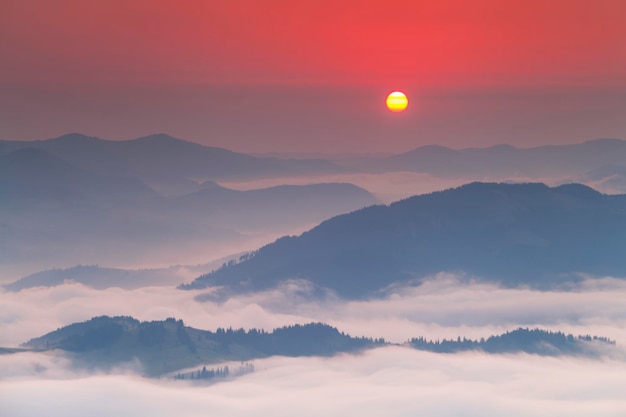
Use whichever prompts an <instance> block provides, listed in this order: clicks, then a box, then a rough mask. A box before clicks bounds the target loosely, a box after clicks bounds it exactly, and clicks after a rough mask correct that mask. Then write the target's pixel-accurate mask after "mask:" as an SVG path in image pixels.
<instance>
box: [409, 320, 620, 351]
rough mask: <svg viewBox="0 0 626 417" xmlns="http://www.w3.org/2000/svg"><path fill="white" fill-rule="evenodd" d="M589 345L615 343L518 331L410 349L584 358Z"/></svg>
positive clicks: (417, 341) (418, 342)
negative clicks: (582, 356) (576, 356)
mask: <svg viewBox="0 0 626 417" xmlns="http://www.w3.org/2000/svg"><path fill="white" fill-rule="evenodd" d="M588 342H600V343H604V344H608V345H614V344H615V342H614V341H612V340H610V339H608V338H606V337H598V336H593V337H592V336H589V335H587V336H577V337H575V336H573V335H571V334H567V335H566V334H565V333H562V332H552V331H546V330H540V329H532V330H530V329H527V328H521V327H520V328H518V329H516V330H513V331H510V332H506V333H504V334H501V335H497V336H490V337H489V338H487V339H480V340H471V339H466V338H463V339H461V338H460V337H459V338H457V339H456V340H452V339H450V340H448V339H444V340H441V341H439V340H437V341H432V340H426V339H425V338H423V337H419V338H414V339H411V340H410V341H409V345H410V346H412V347H414V348H415V349H419V350H427V351H430V352H438V353H455V352H463V351H468V350H481V351H484V352H488V353H516V352H525V353H532V354H537V355H546V356H556V355H563V354H570V355H584V354H590V353H592V352H591V351H590V349H589V345H588Z"/></svg>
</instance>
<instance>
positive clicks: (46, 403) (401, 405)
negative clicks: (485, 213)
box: [0, 273, 626, 417]
mask: <svg viewBox="0 0 626 417" xmlns="http://www.w3.org/2000/svg"><path fill="white" fill-rule="evenodd" d="M211 292H212V290H211V289H207V290H195V291H181V290H177V289H175V288H173V287H144V288H138V289H133V290H124V289H120V288H108V289H106V290H96V289H92V288H89V287H86V286H83V285H81V284H77V283H71V282H67V283H65V284H63V285H59V286H56V287H49V288H46V287H39V288H30V289H26V290H22V291H20V292H7V291H3V290H0V325H1V327H2V331H1V332H0V346H18V345H19V344H20V343H22V342H25V341H27V340H28V339H30V338H32V337H37V336H40V335H42V334H45V333H47V332H49V331H52V330H54V329H56V328H58V327H61V326H64V325H67V324H70V323H73V322H79V321H84V320H88V319H90V318H91V317H93V316H98V315H110V316H113V315H130V316H133V317H136V318H138V319H140V320H163V319H165V318H167V317H175V318H180V319H183V320H184V321H185V323H186V324H187V325H189V326H192V327H197V328H201V329H208V330H215V329H216V328H218V327H233V328H240V327H243V328H253V327H254V328H263V329H267V330H271V329H273V328H276V327H280V326H284V325H287V324H294V323H307V322H312V321H314V322H318V321H321V322H325V323H328V324H331V325H333V326H335V327H337V328H338V329H339V330H341V331H344V332H346V333H348V334H351V335H353V336H369V337H384V338H385V339H387V340H389V341H392V342H398V343H402V342H404V341H406V340H407V339H409V338H411V337H417V336H425V337H427V338H431V339H440V338H456V337H457V336H461V337H470V338H480V337H488V336H490V335H492V334H499V333H502V332H504V331H508V330H513V329H515V328H517V327H519V326H523V327H531V328H533V327H540V328H542V329H548V330H562V331H565V332H568V333H574V334H591V335H600V336H606V337H609V338H611V339H615V340H616V341H617V348H616V352H618V354H616V352H613V353H611V354H608V355H606V356H604V357H602V358H600V359H588V358H582V357H561V358H550V357H540V356H535V355H527V354H516V355H488V354H484V353H479V352H469V353H461V354H435V353H429V352H420V351H416V350H412V349H409V348H406V347H403V346H390V347H384V348H378V349H374V350H371V351H367V352H364V353H361V354H356V355H338V356H336V357H332V358H283V357H273V358H267V359H262V360H257V361H254V365H255V372H254V373H252V374H249V375H245V376H243V377H239V378H237V379H234V380H231V381H224V382H220V383H216V384H211V385H194V384H190V383H188V382H184V381H173V380H167V379H160V380H149V379H144V378H141V377H139V376H138V375H137V373H136V370H137V369H138V364H135V365H136V366H134V365H133V364H126V365H125V366H124V367H123V368H120V369H117V370H115V371H113V372H110V373H106V374H104V373H102V374H95V375H94V374H90V373H87V372H86V371H85V370H80V369H75V368H73V367H72V364H71V361H70V360H69V359H68V358H67V357H66V356H64V355H63V354H60V353H34V352H26V353H20V354H12V355H0V393H1V397H2V400H1V401H0V415H10V416H15V417H20V416H39V415H46V416H52V417H55V416H81V417H82V416H84V415H90V416H93V417H99V416H111V415H116V416H131V415H132V416H136V415H150V416H156V417H159V416H200V415H203V416H204V415H212V416H239V415H251V414H254V415H273V416H293V415H300V416H319V415H331V416H335V415H336V416H339V415H342V416H343V415H354V414H358V415H363V416H374V415H376V416H378V415H389V416H409V415H411V416H414V415H432V416H501V415H510V416H529V415H532V416H583V415H584V416H587V415H591V414H593V415H602V416H623V415H626V396H624V395H623V387H624V386H626V360H625V359H624V358H625V357H626V356H624V354H623V352H624V350H623V346H624V345H626V303H624V302H623V300H624V299H625V297H626V281H624V280H621V279H616V278H611V277H607V278H601V279H598V278H596V279H591V278H589V279H586V280H583V281H582V282H581V283H579V284H575V285H571V286H569V287H567V288H562V289H560V290H553V291H540V290H535V289H530V288H503V287H500V286H498V285H496V284H491V283H484V282H481V281H478V280H473V279H468V277H461V276H457V275H453V274H446V273H442V274H438V275H436V276H433V277H432V278H431V279H430V280H428V281H427V282H426V283H424V284H422V285H419V286H404V287H394V288H390V289H389V290H388V291H387V292H385V293H384V294H382V295H381V296H380V297H378V298H373V299H369V300H359V301H346V300H341V299H339V298H337V297H334V296H333V295H332V294H327V295H325V296H324V297H322V299H319V298H317V297H315V296H314V293H315V291H314V289H313V288H311V286H310V285H308V284H307V283H306V282H302V281H291V282H288V283H285V284H284V285H282V286H281V287H279V288H276V289H273V290H269V291H264V292H260V293H250V294H243V295H237V296H233V297H230V298H228V299H217V301H211V299H212V298H211ZM619 352H622V353H619Z"/></svg>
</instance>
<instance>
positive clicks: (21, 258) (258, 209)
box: [0, 137, 378, 269]
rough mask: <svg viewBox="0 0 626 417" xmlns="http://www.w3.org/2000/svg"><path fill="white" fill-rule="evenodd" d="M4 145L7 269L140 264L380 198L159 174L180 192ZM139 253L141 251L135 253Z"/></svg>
mask: <svg viewBox="0 0 626 417" xmlns="http://www.w3.org/2000/svg"><path fill="white" fill-rule="evenodd" d="M76 140H77V139H76V138H71V137H69V138H59V139H58V140H57V141H58V142H61V143H64V142H70V144H71V145H72V146H70V147H69V149H70V150H71V151H74V148H73V144H74V143H75V141H76ZM81 140H82V139H81ZM146 140H147V141H149V142H150V143H152V142H154V139H149V140H148V139H146ZM168 141H169V139H166V140H165V142H168ZM86 142H87V148H89V149H91V150H93V149H96V148H94V147H93V146H92V145H93V144H92V143H91V142H93V143H95V144H96V145H97V146H98V147H101V145H103V142H104V141H101V140H99V139H95V138H92V139H87V140H86ZM157 142H158V140H157ZM45 143H46V144H47V143H48V142H45ZM20 144H21V145H24V144H23V143H20ZM1 145H7V143H0V147H1ZM104 145H106V146H105V148H106V147H107V146H109V144H106V143H105V144H104ZM104 145H103V146H104ZM190 145H192V147H196V146H198V147H199V146H200V145H194V144H190ZM148 147H150V146H148ZM78 149H79V150H80V146H79V147H78ZM4 151H6V153H1V152H0V231H1V233H0V266H3V265H8V264H10V265H15V264H28V265H32V263H33V262H41V264H40V265H37V266H36V267H37V268H41V269H43V268H49V267H50V266H51V265H56V266H63V265H64V264H65V265H68V264H69V265H76V264H81V263H89V264H113V265H119V264H131V265H133V264H136V262H135V261H134V259H136V258H137V257H138V258H142V257H145V256H147V255H148V254H150V253H152V257H154V253H155V252H162V251H163V250H164V249H166V250H168V251H171V250H172V248H173V247H174V249H175V248H176V247H179V246H181V244H182V245H190V246H193V247H194V248H195V249H194V250H197V251H199V250H200V248H199V245H200V243H202V246H203V247H206V251H207V252H209V251H210V250H211V249H212V247H207V246H208V245H207V243H208V244H210V243H211V242H213V243H214V244H215V245H217V244H218V243H221V244H234V243H236V242H243V241H244V240H245V239H247V234H252V233H259V231H263V232H264V233H269V234H271V235H273V236H275V235H276V234H279V233H285V232H286V231H288V230H293V229H294V228H296V229H302V228H304V227H308V226H309V225H311V224H314V223H317V222H319V221H321V220H323V219H325V218H328V217H330V216H333V215H335V214H337V213H343V212H348V211H352V210H356V209H358V208H361V207H364V206H367V205H371V204H375V203H377V202H378V200H377V199H376V198H375V197H374V196H373V195H372V194H370V193H369V192H367V191H366V190H364V189H362V188H359V187H356V186H354V185H352V184H347V183H326V184H308V185H294V186H278V187H271V188H266V189H256V190H247V191H239V190H234V189H228V188H225V187H222V186H220V185H219V184H217V183H215V182H213V181H205V182H204V183H202V184H200V183H197V182H194V181H192V180H187V179H184V178H182V179H181V178H177V177H167V178H165V179H163V178H160V179H158V182H159V184H162V185H163V184H166V185H164V188H168V187H169V189H174V190H176V192H171V193H169V195H162V194H160V193H159V192H157V191H155V190H153V189H152V188H151V187H149V186H148V185H146V183H144V182H143V181H142V180H141V179H138V178H136V177H134V176H132V175H131V176H129V177H126V176H124V174H125V169H124V168H123V167H121V168H120V169H119V171H116V172H115V173H108V174H107V173H102V172H98V169H95V170H92V168H93V167H92V166H90V159H89V158H86V159H85V160H84V161H82V164H81V166H82V167H78V166H75V165H74V164H73V163H72V162H68V161H67V160H65V159H63V158H61V157H60V156H58V155H57V154H55V153H53V152H52V151H51V150H49V149H48V150H46V149H40V148H33V147H21V148H18V149H13V150H9V149H7V147H6V146H5V147H4ZM77 152H78V151H77ZM103 152H104V153H106V149H104V150H103ZM78 154H80V152H78ZM165 157H167V155H165ZM79 159H80V158H79ZM96 159H97V158H96ZM104 159H106V158H104ZM105 162H106V161H105ZM94 164H95V165H97V164H98V161H95V162H94ZM105 165H106V164H105ZM111 166H115V164H113V165H111ZM164 172H165V174H164V175H165V176H167V175H169V174H168V173H167V170H164ZM168 181H169V182H168ZM76 242H81V244H80V245H77V244H76ZM156 245H160V246H156ZM164 245H169V247H168V248H163V246H164ZM122 248H126V249H122ZM142 251H144V252H145V255H144V254H142V253H141V252H142ZM234 251H241V249H240V250H234ZM134 254H137V255H138V256H137V257H135V258H133V256H134ZM127 255H128V256H127ZM205 260H206V259H201V260H200V261H199V262H203V261H205ZM199 262H195V263H199ZM142 263H143V262H142ZM171 263H172V264H175V263H189V259H185V258H184V257H183V258H175V259H173V260H172V261H171Z"/></svg>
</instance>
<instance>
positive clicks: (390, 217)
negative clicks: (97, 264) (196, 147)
mask: <svg viewBox="0 0 626 417" xmlns="http://www.w3.org/2000/svg"><path fill="white" fill-rule="evenodd" d="M625 247H626V196H607V195H602V194H599V193H597V192H596V191H594V190H592V189H591V188H589V187H586V186H583V185H579V184H571V185H564V186H560V187H555V188H550V187H548V186H546V185H543V184H517V185H512V184H494V183H472V184H468V185H465V186H462V187H459V188H455V189H450V190H446V191H442V192H437V193H432V194H427V195H420V196H415V197H412V198H409V199H406V200H402V201H399V202H396V203H393V204H391V205H389V206H373V207H368V208H365V209H362V210H359V211H356V212H353V213H349V214H345V215H341V216H337V217H334V218H332V219H330V220H328V221H325V222H323V223H321V224H320V225H319V226H317V227H315V228H313V229H311V230H310V231H308V232H305V233H303V234H302V235H301V236H298V237H284V238H281V239H279V240H277V241H276V242H274V243H272V244H270V245H267V246H265V247H263V248H261V249H259V250H258V251H257V252H256V254H255V256H252V257H250V258H249V259H247V260H245V261H243V262H240V263H238V264H235V265H229V266H227V267H224V268H222V269H220V270H217V271H215V272H213V273H210V274H208V275H204V276H201V277H199V278H198V279H196V280H195V281H194V282H192V283H190V284H189V285H187V286H183V288H201V287H204V286H209V285H221V286H226V287H228V288H230V289H231V290H233V291H248V290H258V289H263V288H269V287H272V286H274V285H276V284H277V283H278V282H280V281H281V280H285V279H289V278H304V279H308V280H310V281H312V282H313V283H315V284H317V285H320V286H322V287H326V288H330V289H333V290H335V291H336V292H337V293H339V294H340V295H342V296H344V297H348V298H353V297H356V298H359V297H365V296H370V295H373V294H375V293H376V292H377V291H379V290H381V289H383V288H385V287H386V286H388V285H390V284H392V283H395V282H398V281H406V280H412V279H418V280H419V279H421V278H423V277H425V276H428V275H429V274H434V273H437V272H440V271H462V272H464V273H467V274H469V275H473V276H478V277H481V278H485V279H490V280H494V281H498V282H501V283H503V284H505V285H520V284H524V285H532V286H538V287H550V286H553V285H556V284H558V283H560V282H562V281H564V280H568V279H575V277H576V273H579V272H583V273H589V274H594V275H603V274H611V275H616V276H626V257H624V256H623V248H625Z"/></svg>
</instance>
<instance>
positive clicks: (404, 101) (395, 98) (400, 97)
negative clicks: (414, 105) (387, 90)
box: [387, 91, 409, 113]
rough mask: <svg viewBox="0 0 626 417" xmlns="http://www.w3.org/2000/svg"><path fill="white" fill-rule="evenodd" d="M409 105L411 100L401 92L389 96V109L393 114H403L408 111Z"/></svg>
mask: <svg viewBox="0 0 626 417" xmlns="http://www.w3.org/2000/svg"><path fill="white" fill-rule="evenodd" d="M408 105H409V99H408V98H406V95H405V94H404V93H403V92H400V91H394V92H393V93H391V94H389V95H388V96H387V108H388V109H389V110H391V111H392V112H396V113H398V112H401V111H404V110H406V107H407V106H408Z"/></svg>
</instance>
